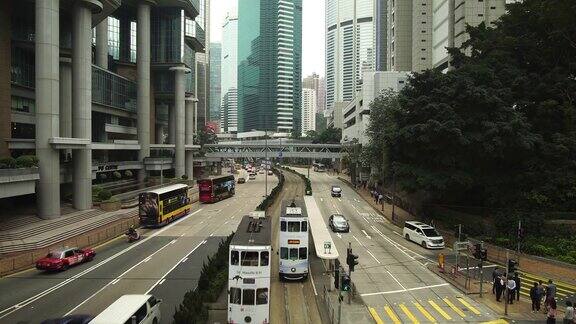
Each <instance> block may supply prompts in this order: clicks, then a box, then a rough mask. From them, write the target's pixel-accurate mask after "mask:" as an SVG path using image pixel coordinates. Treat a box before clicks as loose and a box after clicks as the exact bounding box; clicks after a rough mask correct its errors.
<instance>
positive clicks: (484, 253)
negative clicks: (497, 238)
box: [480, 248, 488, 261]
mask: <svg viewBox="0 0 576 324" xmlns="http://www.w3.org/2000/svg"><path fill="white" fill-rule="evenodd" d="M480 259H481V260H482V261H488V249H486V248H483V249H481V250H480Z"/></svg>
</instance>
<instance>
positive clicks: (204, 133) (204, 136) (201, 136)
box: [194, 127, 218, 145]
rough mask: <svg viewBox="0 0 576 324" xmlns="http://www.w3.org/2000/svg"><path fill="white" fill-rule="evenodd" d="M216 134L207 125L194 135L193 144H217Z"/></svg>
mask: <svg viewBox="0 0 576 324" xmlns="http://www.w3.org/2000/svg"><path fill="white" fill-rule="evenodd" d="M217 143H218V136H216V134H215V133H214V130H213V129H211V128H208V127H204V128H202V129H201V130H200V132H198V135H197V136H196V137H194V144H196V145H204V144H217Z"/></svg>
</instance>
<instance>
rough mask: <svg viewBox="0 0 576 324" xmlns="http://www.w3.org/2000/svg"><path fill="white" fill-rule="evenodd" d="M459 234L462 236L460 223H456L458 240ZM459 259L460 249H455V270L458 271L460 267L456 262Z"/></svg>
mask: <svg viewBox="0 0 576 324" xmlns="http://www.w3.org/2000/svg"><path fill="white" fill-rule="evenodd" d="M461 236H462V224H458V242H460V238H461ZM459 259H460V250H458V249H456V272H458V269H459V268H460V266H459V263H458V261H459Z"/></svg>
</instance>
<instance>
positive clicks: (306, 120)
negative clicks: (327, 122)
mask: <svg viewBox="0 0 576 324" xmlns="http://www.w3.org/2000/svg"><path fill="white" fill-rule="evenodd" d="M316 102H317V101H316V90H315V89H310V88H305V87H303V88H302V136H306V133H307V132H308V131H311V130H316Z"/></svg>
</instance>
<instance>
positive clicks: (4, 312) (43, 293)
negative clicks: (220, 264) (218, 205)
mask: <svg viewBox="0 0 576 324" xmlns="http://www.w3.org/2000/svg"><path fill="white" fill-rule="evenodd" d="M202 209H203V208H200V209H198V210H197V211H195V212H193V213H191V214H189V215H188V216H192V215H195V214H197V213H199V212H200V211H202ZM185 219H186V217H183V218H180V219H179V220H177V221H175V222H173V223H171V224H168V225H166V226H165V227H164V228H162V229H160V230H158V231H156V232H154V233H153V234H152V235H150V236H148V237H146V238H144V239H143V240H140V241H138V242H136V243H135V244H132V245H130V246H129V247H127V248H125V249H124V250H122V251H119V252H117V253H116V254H114V255H112V256H109V257H108V258H107V259H104V260H102V261H100V262H98V263H97V264H95V265H93V266H91V267H90V268H88V269H86V270H84V271H82V272H80V273H77V274H76V275H74V276H72V277H70V278H68V279H66V280H64V281H62V282H60V283H58V284H57V285H55V286H53V287H50V288H48V289H46V290H44V291H41V292H39V293H38V294H36V295H34V296H32V297H29V298H27V299H25V300H23V301H21V302H19V303H18V304H16V305H14V306H11V307H8V308H6V309H4V310H2V311H0V315H1V316H0V319H2V318H4V317H6V316H8V315H10V314H12V313H13V312H15V311H16V310H18V309H19V308H22V307H24V306H28V305H30V304H31V303H33V302H35V301H37V300H39V299H41V298H43V297H44V296H46V295H48V294H50V293H52V292H53V291H56V290H58V289H60V288H62V287H64V286H66V285H68V284H69V283H71V282H73V281H75V280H76V279H78V278H80V277H82V276H84V275H85V274H87V273H90V272H92V271H94V270H95V269H98V268H99V267H101V266H103V265H104V264H106V263H108V262H110V261H112V260H114V259H116V258H117V257H119V256H121V255H122V254H124V253H126V252H128V251H130V250H132V249H134V248H136V247H137V246H139V245H140V244H143V243H144V242H146V241H148V240H150V239H152V238H153V237H155V236H157V235H160V234H161V233H163V232H164V231H166V230H168V229H169V228H172V227H173V226H174V225H176V224H178V223H180V222H181V221H183V220H185Z"/></svg>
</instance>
